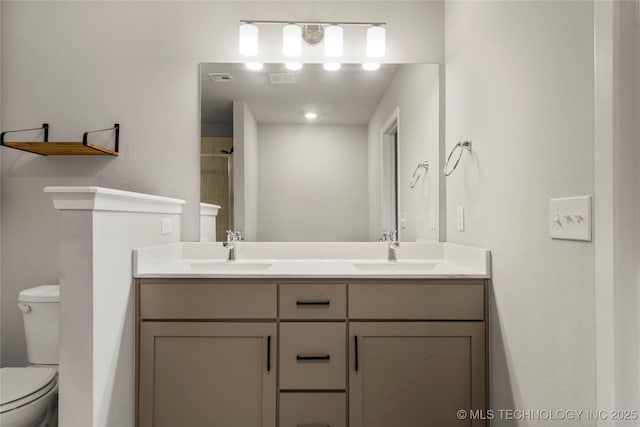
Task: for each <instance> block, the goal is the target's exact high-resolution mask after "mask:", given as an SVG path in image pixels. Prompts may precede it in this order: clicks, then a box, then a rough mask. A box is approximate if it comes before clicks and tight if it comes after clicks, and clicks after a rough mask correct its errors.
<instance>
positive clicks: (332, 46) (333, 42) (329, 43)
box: [324, 25, 342, 58]
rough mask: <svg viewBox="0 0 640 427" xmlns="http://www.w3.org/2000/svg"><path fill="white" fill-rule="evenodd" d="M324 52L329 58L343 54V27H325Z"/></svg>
mask: <svg viewBox="0 0 640 427" xmlns="http://www.w3.org/2000/svg"><path fill="white" fill-rule="evenodd" d="M324 54H325V55H326V56H328V57H329V58H337V57H338V56H342V28H341V27H339V26H337V25H329V26H328V27H327V28H325V29H324Z"/></svg>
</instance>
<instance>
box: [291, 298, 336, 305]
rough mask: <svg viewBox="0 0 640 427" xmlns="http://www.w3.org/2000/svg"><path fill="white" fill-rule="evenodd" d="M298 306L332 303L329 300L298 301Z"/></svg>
mask: <svg viewBox="0 0 640 427" xmlns="http://www.w3.org/2000/svg"><path fill="white" fill-rule="evenodd" d="M296 305H331V301H329V300H303V299H299V300H297V301H296Z"/></svg>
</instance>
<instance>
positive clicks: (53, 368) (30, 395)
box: [0, 285, 60, 427]
mask: <svg viewBox="0 0 640 427" xmlns="http://www.w3.org/2000/svg"><path fill="white" fill-rule="evenodd" d="M18 305H19V307H20V310H22V313H23V319H24V329H25V336H26V339H27V353H28V357H29V363H30V364H31V365H30V366H26V367H21V368H2V369H0V384H1V385H0V426H2V427H55V426H57V394H58V331H59V326H58V325H59V317H60V316H59V305H60V286H58V285H44V286H38V287H36V288H31V289H25V290H24V291H22V292H20V297H19V304H18Z"/></svg>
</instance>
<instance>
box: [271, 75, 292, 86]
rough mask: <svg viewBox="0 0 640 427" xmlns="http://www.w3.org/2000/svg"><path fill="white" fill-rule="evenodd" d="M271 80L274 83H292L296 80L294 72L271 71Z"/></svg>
mask: <svg viewBox="0 0 640 427" xmlns="http://www.w3.org/2000/svg"><path fill="white" fill-rule="evenodd" d="M269 81H270V82H271V83H272V84H274V85H282V84H291V83H295V82H296V76H295V74H293V73H269Z"/></svg>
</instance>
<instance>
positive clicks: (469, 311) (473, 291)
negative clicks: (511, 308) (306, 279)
mask: <svg viewBox="0 0 640 427" xmlns="http://www.w3.org/2000/svg"><path fill="white" fill-rule="evenodd" d="M349 318H350V319H399V320H401V319H411V320H483V319H484V285H483V284H482V283H481V282H453V283H451V282H449V283H442V284H419V283H415V284H401V283H398V284H352V285H349Z"/></svg>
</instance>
